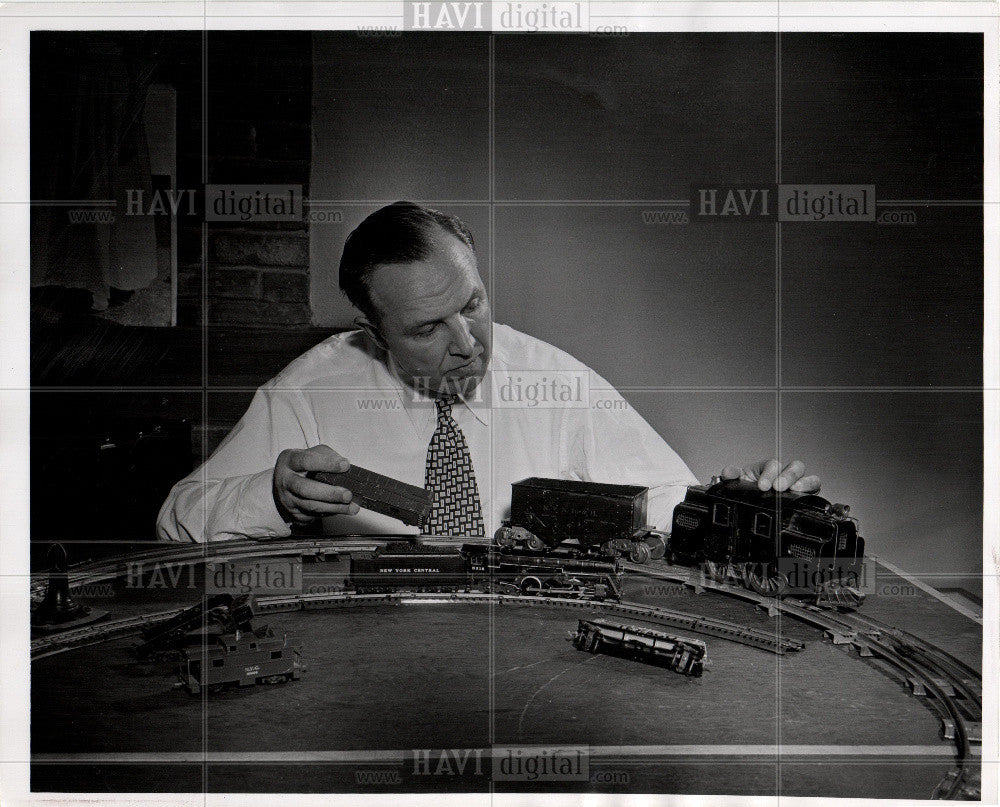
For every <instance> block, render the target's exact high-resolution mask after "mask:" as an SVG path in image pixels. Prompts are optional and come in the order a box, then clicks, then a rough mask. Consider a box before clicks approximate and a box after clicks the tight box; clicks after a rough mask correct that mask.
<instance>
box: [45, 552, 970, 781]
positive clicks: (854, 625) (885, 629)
mask: <svg viewBox="0 0 1000 807" xmlns="http://www.w3.org/2000/svg"><path fill="white" fill-rule="evenodd" d="M415 537H416V536H413V535H400V536H393V537H391V538H390V539H389V540H407V539H413V538H415ZM386 540H387V539H386V537H385V536H349V537H345V538H340V539H329V538H309V539H292V540H273V541H252V540H237V541H226V542H219V543H215V544H193V545H190V546H187V545H184V546H178V545H169V546H165V547H162V548H159V547H158V548H156V549H152V550H148V551H145V552H138V553H135V554H132V555H129V556H126V557H121V558H112V559H110V560H107V561H99V562H95V563H88V564H83V565H80V566H77V567H74V568H73V569H71V570H70V571H69V580H70V586H71V587H74V586H79V585H84V584H88V583H96V582H101V581H105V580H108V579H112V578H115V577H118V576H121V575H124V574H126V573H128V571H129V569H135V568H136V565H135V564H140V565H146V564H154V563H205V562H216V561H220V560H225V559H228V558H235V557H241V558H246V557H274V556H279V555H286V554H287V555H296V554H297V555H299V556H303V555H316V556H322V555H324V554H326V553H333V552H350V551H352V550H353V551H358V550H372V549H374V548H376V547H378V546H379V545H382V544H384V543H385V542H386ZM422 541H423V542H424V543H427V544H431V545H436V546H459V545H461V544H462V543H478V542H479V541H476V540H475V539H470V538H467V537H465V536H453V537H444V538H437V539H433V540H431V539H428V538H426V537H423V538H422ZM481 541H482V543H488V540H486V539H481ZM625 568H626V570H628V571H630V572H633V573H637V574H642V575H644V576H646V577H650V578H653V579H661V580H668V581H671V582H681V583H684V584H686V585H689V586H691V587H692V588H695V589H698V590H702V589H703V590H708V591H713V592H716V593H718V594H722V595H725V596H729V597H735V598H737V599H741V600H744V601H747V602H751V603H754V604H755V605H757V606H759V607H762V608H766V609H767V610H768V613H770V614H778V613H780V614H782V615H785V616H790V617H793V618H795V619H798V620H799V621H802V622H804V623H806V624H809V625H812V626H813V627H817V628H819V629H821V630H823V631H824V633H825V634H826V635H827V636H828V637H829V638H830V639H832V641H833V643H834V644H840V645H847V646H851V647H854V648H856V649H857V650H858V653H859V655H861V656H865V657H877V658H879V659H881V660H882V661H884V662H885V663H887V664H888V665H889V666H890V667H892V668H894V669H895V670H896V671H897V672H898V673H899V674H901V676H902V678H903V679H904V680H905V681H906V682H907V685H908V686H909V688H910V691H911V692H912V693H913V694H914V695H915V696H918V697H923V698H925V702H926V703H927V705H928V707H929V708H931V709H932V710H934V711H936V712H937V713H938V715H939V716H940V718H941V721H942V735H943V736H944V737H945V738H947V739H951V740H953V742H954V745H955V752H956V761H955V766H954V767H953V769H952V770H951V771H949V773H948V775H947V776H946V777H945V778H944V780H943V781H942V782H941V784H940V785H939V786H938V788H937V789H936V790H935V792H934V794H933V797H934V798H943V799H961V798H964V799H978V798H979V774H978V764H977V763H976V759H975V756H974V755H973V752H972V746H973V744H978V743H980V742H981V725H980V723H978V722H977V720H976V719H977V718H979V719H981V716H980V712H979V710H980V709H981V705H982V677H981V675H980V674H979V673H978V672H977V671H976V670H974V669H973V668H972V667H970V666H969V665H967V664H965V663H964V662H962V661H961V660H959V659H957V658H955V657H954V656H953V655H951V654H950V653H948V652H947V651H945V650H943V649H941V648H938V647H936V646H935V645H933V644H931V643H929V642H927V641H925V640H923V639H921V638H919V637H917V636H915V635H913V634H911V633H907V632H906V631H902V630H899V629H897V628H895V627H892V626H889V625H885V624H884V623H880V622H879V621H878V620H875V619H873V618H871V617H867V616H864V615H862V614H843V613H838V614H833V613H832V612H829V611H823V610H821V609H818V608H815V607H813V606H804V605H800V604H796V603H791V602H788V601H783V600H775V599H772V598H768V597H763V596H761V595H758V594H756V593H754V592H752V591H750V590H749V589H745V588H742V587H736V586H730V585H728V584H726V583H720V582H716V581H713V580H706V579H704V577H703V576H701V575H699V574H696V573H692V572H691V571H689V570H687V569H683V570H681V569H679V568H676V567H670V570H669V571H666V570H663V569H662V568H661V569H657V568H655V567H650V566H645V565H643V566H639V565H636V564H630V563H627V564H625ZM44 586H45V580H44V579H40V578H39V579H36V581H35V582H33V584H32V590H33V593H38V592H40V591H41V590H43V589H44ZM416 601H420V602H434V601H441V602H456V603H458V602H468V603H474V602H493V603H496V604H500V605H502V604H506V603H511V604H514V603H516V604H521V605H529V606H535V607H550V608H562V609H579V610H588V611H595V610H600V611H604V612H607V613H614V614H618V615H625V616H630V617H633V618H637V619H642V620H646V621H650V622H659V623H660V624H665V625H670V626H672V627H682V628H684V629H686V630H689V631H693V632H697V633H704V634H707V635H710V636H716V637H718V638H723V639H726V640H728V641H735V642H739V643H741V644H746V645H750V646H754V647H759V648H761V649H765V650H770V651H771V652H775V653H778V654H783V653H785V652H787V651H789V650H797V649H800V647H801V643H796V642H795V640H790V639H787V638H785V637H781V636H779V635H777V633H770V632H766V631H757V630H755V629H752V628H746V627H743V626H740V625H736V624H734V623H727V622H724V621H723V620H715V619H711V618H708V617H700V616H695V615H692V614H685V613H682V612H677V611H669V610H667V609H662V608H657V607H655V606H646V605H640V604H637V603H628V602H623V603H607V602H605V603H595V602H592V601H579V600H567V599H561V598H547V597H525V596H516V597H514V596H508V595H499V594H471V593H470V594H465V593H455V594H447V595H441V594H406V595H402V594H378V595H372V594H364V595H357V594H323V595H318V594H306V595H297V596H293V597H266V598H261V599H260V600H259V601H258V605H259V606H260V611H261V612H262V613H268V612H277V611H286V610H298V609H305V610H311V609H316V608H337V607H356V606H359V605H360V606H364V605H371V604H374V605H378V604H386V603H399V604H404V603H406V602H416ZM180 610H181V609H175V610H171V611H164V612H160V613H156V614H147V615H143V616H138V617H132V618H129V619H120V620H115V621H113V622H102V623H96V624H93V625H87V626H84V627H82V628H76V629H73V630H69V631H65V632H63V633H60V634H52V635H48V636H45V637H42V638H39V639H36V640H34V641H33V642H32V645H31V655H32V658H33V659H40V658H45V657H46V656H51V655H55V654H57V653H62V652H65V651H66V650H70V649H72V648H76V647H81V646H85V645H88V644H94V643H99V642H102V641H106V640H108V639H111V638H117V637H123V636H127V635H130V634H133V633H137V632H138V631H139V630H140V629H141V628H143V627H145V626H146V625H148V624H151V623H153V622H158V621H160V620H162V619H168V618H169V617H171V616H173V615H175V614H177V613H179V611H180ZM769 643H770V646H768V644H769ZM795 644H798V645H799V647H796V646H794V645H795Z"/></svg>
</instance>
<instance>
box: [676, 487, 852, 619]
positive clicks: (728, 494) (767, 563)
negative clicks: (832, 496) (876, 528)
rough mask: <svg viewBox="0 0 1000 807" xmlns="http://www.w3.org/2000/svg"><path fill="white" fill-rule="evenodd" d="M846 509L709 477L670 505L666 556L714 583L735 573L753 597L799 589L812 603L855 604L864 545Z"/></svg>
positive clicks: (799, 495) (808, 496)
mask: <svg viewBox="0 0 1000 807" xmlns="http://www.w3.org/2000/svg"><path fill="white" fill-rule="evenodd" d="M849 512H850V508H849V507H848V506H847V505H843V504H831V503H830V502H829V501H827V500H826V499H824V498H822V497H820V496H816V495H813V494H804V493H794V492H791V491H784V492H781V493H778V492H776V491H773V490H769V491H761V490H760V488H758V487H757V485H756V484H755V483H753V482H743V481H740V480H726V481H720V480H713V483H712V484H711V485H694V486H691V487H689V488H688V492H687V495H686V497H685V499H684V501H683V502H681V503H680V504H679V505H677V507H676V508H674V517H673V529H672V530H671V539H670V550H669V554H668V559H669V560H670V562H671V563H676V562H680V563H703V564H704V565H705V566H706V568H708V569H709V570H710V572H711V573H712V574H713V575H716V576H718V577H719V578H720V579H722V578H724V577H725V576H728V575H730V574H735V575H736V576H737V577H739V578H740V579H742V581H743V583H744V584H745V585H746V586H747V587H748V588H750V589H752V590H753V591H756V592H757V593H758V594H763V595H766V596H772V597H782V596H784V595H785V594H786V593H788V591H789V590H790V589H803V588H805V589H810V590H813V591H815V592H816V593H817V601H818V602H819V601H820V600H821V599H823V598H824V597H825V598H827V599H833V600H834V602H832V604H834V605H836V606H838V607H857V606H858V605H860V604H861V602H862V601H863V600H864V595H863V593H862V592H861V591H859V590H858V589H857V587H856V586H857V584H858V582H859V581H860V579H861V566H862V561H863V559H864V548H865V541H864V538H862V537H861V535H860V533H859V531H858V523H857V521H856V520H855V519H854V518H852V517H851V516H850V515H849ZM833 589H839V590H837V591H836V594H835V595H833V593H832V592H833ZM820 604H822V603H820Z"/></svg>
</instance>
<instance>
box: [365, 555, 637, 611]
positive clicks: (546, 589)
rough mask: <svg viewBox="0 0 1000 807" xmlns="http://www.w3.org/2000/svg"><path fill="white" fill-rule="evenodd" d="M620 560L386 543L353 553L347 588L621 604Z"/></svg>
mask: <svg viewBox="0 0 1000 807" xmlns="http://www.w3.org/2000/svg"><path fill="white" fill-rule="evenodd" d="M623 571H624V569H623V566H622V564H621V562H620V561H615V560H610V561H595V560H586V559H581V558H578V557H573V556H570V555H559V554H553V555H547V556H539V555H518V554H514V553H509V552H501V551H499V550H498V549H497V548H496V547H492V546H485V545H483V544H465V545H463V546H462V549H461V551H455V550H449V549H444V548H434V547H426V546H419V545H418V546H413V545H410V544H389V545H388V546H386V547H385V548H384V549H379V550H377V551H375V552H371V553H352V554H351V565H350V572H349V575H350V576H349V577H348V579H347V581H346V585H347V587H348V588H351V589H353V590H354V591H355V592H357V593H359V594H372V593H392V592H401V591H422V592H448V591H482V592H487V593H498V594H513V595H521V594H523V595H526V596H542V597H564V598H570V599H585V600H598V601H601V600H606V599H612V600H621V598H622V576H623Z"/></svg>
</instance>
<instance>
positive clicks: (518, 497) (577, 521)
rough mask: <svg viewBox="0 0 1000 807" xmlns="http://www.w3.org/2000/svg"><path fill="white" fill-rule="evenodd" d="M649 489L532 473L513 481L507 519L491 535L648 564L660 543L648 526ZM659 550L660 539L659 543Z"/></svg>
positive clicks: (509, 545) (508, 543)
mask: <svg viewBox="0 0 1000 807" xmlns="http://www.w3.org/2000/svg"><path fill="white" fill-rule="evenodd" d="M648 493H649V489H648V488H644V487H640V486H638V485H609V484H604V483H599V482H578V481H573V480H566V479H543V478H541V477H536V476H533V477H530V478H528V479H522V480H521V481H520V482H515V483H513V484H512V485H511V503H510V520H509V521H505V522H504V523H503V525H502V526H501V527H500V528H499V529H498V530H497V531H496V533H495V535H494V536H493V540H494V542H495V543H496V544H497V545H498V546H500V547H502V548H504V549H515V550H520V551H529V552H547V551H549V550H552V549H554V548H556V547H557V546H560V545H564V544H566V543H567V542H573V543H575V544H576V548H575V551H576V552H578V553H579V554H581V555H593V556H598V557H604V558H607V557H617V556H619V555H622V554H627V555H628V557H629V558H630V559H631V560H632V562H633V563H646V562H647V561H648V560H649V559H650V558H651V557H652V552H653V550H652V549H651V547H650V543H653V545H654V546H655V542H656V541H660V539H659V538H658V537H656V536H655V534H654V533H653V531H652V528H651V527H650V526H648V525H647V524H646V502H647V496H648ZM660 545H661V548H662V541H660Z"/></svg>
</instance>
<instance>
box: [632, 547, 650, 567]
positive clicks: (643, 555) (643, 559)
mask: <svg viewBox="0 0 1000 807" xmlns="http://www.w3.org/2000/svg"><path fill="white" fill-rule="evenodd" d="M651 557H652V550H650V548H649V545H648V544H644V543H643V542H642V541H635V542H634V543H633V544H632V546H631V547H630V548H629V551H628V559H629V560H630V561H632V562H633V563H639V564H643V563H649V559H650V558H651Z"/></svg>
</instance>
